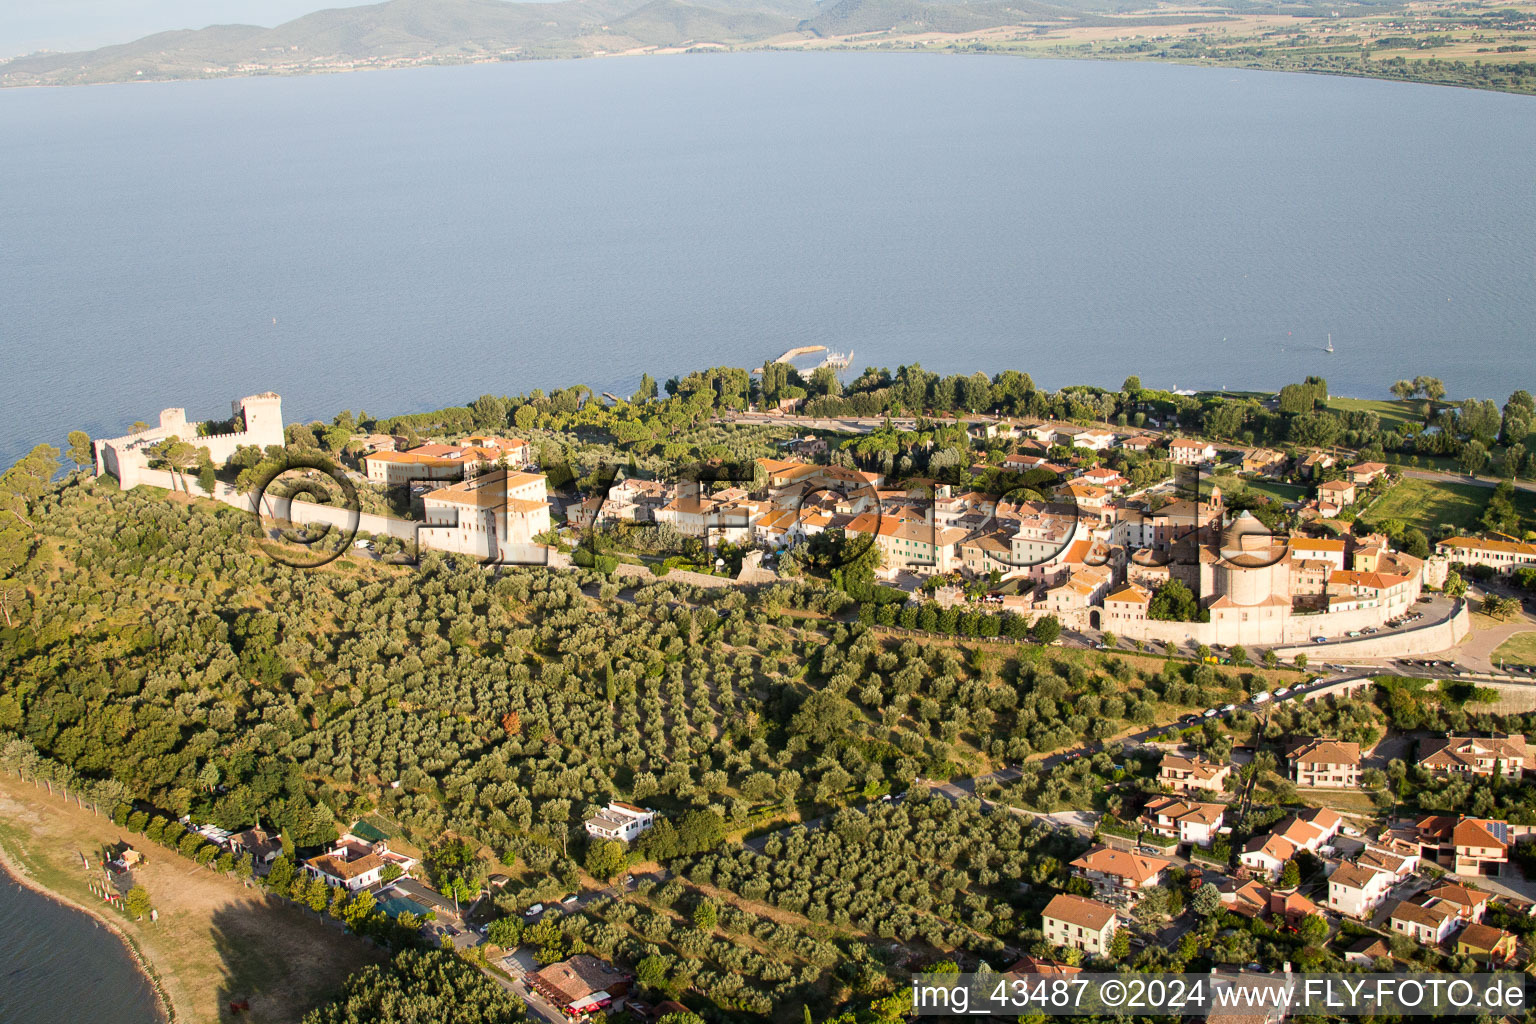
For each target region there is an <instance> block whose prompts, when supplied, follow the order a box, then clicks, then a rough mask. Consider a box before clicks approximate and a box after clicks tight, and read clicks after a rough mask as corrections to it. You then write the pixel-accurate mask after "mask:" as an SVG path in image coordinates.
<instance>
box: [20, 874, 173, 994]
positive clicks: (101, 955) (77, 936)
mask: <svg viewBox="0 0 1536 1024" xmlns="http://www.w3.org/2000/svg"><path fill="white" fill-rule="evenodd" d="M156 1006H157V1004H156V1002H155V994H154V990H153V989H152V988H151V987H150V983H149V980H148V979H147V978H145V977H144V975H143V974H141V973H140V972H139V970H138V968H137V967H136V966H135V965H134V962H133V959H132V957H131V956H130V955H129V953H128V951H127V949H125V948H124V946H123V944H122V942H121V941H120V940H119V939H118V938H117V936H115V935H113V934H112V933H111V932H110V931H108V930H107V929H106V928H104V927H102V926H101V925H100V924H98V923H97V922H96V921H94V920H92V919H91V918H90V917H89V916H88V915H86V914H82V913H80V912H79V911H78V910H73V909H70V908H69V907H66V906H64V905H63V904H61V903H58V902H55V901H54V900H51V899H49V898H48V897H46V896H42V895H39V894H38V893H35V892H33V891H32V890H30V889H25V888H23V887H22V886H20V885H18V884H17V883H16V881H15V880H14V879H13V878H11V876H10V875H8V874H6V872H5V871H4V870H0V1021H4V1022H5V1024H60V1022H63V1021H111V1022H112V1024H158V1022H159V1021H160V1020H161V1019H162V1018H161V1017H160V1013H159V1011H158V1009H157V1008H156Z"/></svg>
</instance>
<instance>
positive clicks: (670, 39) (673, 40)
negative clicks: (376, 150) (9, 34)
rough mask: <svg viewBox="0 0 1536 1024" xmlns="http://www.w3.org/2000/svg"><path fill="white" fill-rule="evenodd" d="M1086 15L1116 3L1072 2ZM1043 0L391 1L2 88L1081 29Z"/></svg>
mask: <svg viewBox="0 0 1536 1024" xmlns="http://www.w3.org/2000/svg"><path fill="white" fill-rule="evenodd" d="M1068 2H1069V3H1071V4H1072V5H1073V6H1074V7H1077V8H1078V9H1079V10H1093V9H1102V4H1103V2H1104V0H1068ZM1073 16H1074V14H1073V12H1072V11H1070V10H1068V9H1067V8H1066V7H1063V6H1057V5H1052V4H1047V3H1042V2H1039V0H961V2H935V0H822V2H820V3H818V2H816V0H693V2H685V0H559V2H555V3H518V2H511V0H388V2H386V3H380V4H372V5H369V6H366V7H347V8H341V9H336V10H324V11H316V12H315V13H314V14H308V15H305V16H304V17H302V18H296V19H295V20H293V21H290V22H287V23H286V24H283V25H278V26H277V27H276V28H261V27H259V26H255V25H215V26H212V27H210V28H204V29H197V30H187V31H178V32H161V33H158V34H156V35H152V36H146V37H145V38H143V39H139V40H136V41H134V42H131V43H124V44H121V45H116V46H104V47H102V48H100V49H97V50H90V51H86V52H82V53H42V54H32V55H29V56H25V57H18V58H16V59H14V60H11V61H7V62H0V85H11V86H15V85H74V84H85V83H95V82H122V81H142V80H159V79H168V78H203V77H214V76H226V75H232V74H298V73H304V72H309V71H327V70H345V69H347V68H354V67H374V66H390V65H402V64H412V63H432V62H457V61H464V60H474V59H489V58H505V59H517V58H520V57H559V56H580V55H586V54H593V53H599V52H614V51H624V50H632V49H643V48H647V47H680V46H690V45H707V44H718V45H732V44H745V43H753V42H761V41H763V40H768V39H772V38H775V37H782V36H785V35H786V34H790V35H793V34H799V35H803V36H805V37H807V38H814V37H817V36H836V35H845V34H851V33H867V32H877V31H882V30H891V29H894V30H901V31H906V30H934V31H944V32H966V31H974V30H978V29H982V28H989V27H994V26H998V25H1015V24H1021V23H1025V22H1031V21H1055V20H1060V19H1071V18H1072V17H1073Z"/></svg>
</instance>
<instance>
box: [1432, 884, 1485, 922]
mask: <svg viewBox="0 0 1536 1024" xmlns="http://www.w3.org/2000/svg"><path fill="white" fill-rule="evenodd" d="M1423 898H1424V901H1425V903H1426V904H1431V903H1439V904H1440V905H1442V906H1444V907H1445V908H1446V909H1448V910H1450V911H1451V912H1452V913H1454V914H1455V915H1456V917H1457V919H1458V920H1460V921H1461V922H1462V923H1464V924H1470V923H1473V922H1476V921H1481V920H1482V919H1483V913H1484V912H1485V911H1486V910H1487V909H1488V894H1487V893H1485V892H1483V891H1482V890H1481V889H1474V888H1472V887H1471V886H1470V885H1462V884H1460V883H1459V882H1445V883H1443V884H1441V885H1437V886H1435V887H1434V888H1432V889H1430V890H1429V891H1428V892H1426V893H1425V894H1424V897H1423Z"/></svg>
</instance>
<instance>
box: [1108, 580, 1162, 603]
mask: <svg viewBox="0 0 1536 1024" xmlns="http://www.w3.org/2000/svg"><path fill="white" fill-rule="evenodd" d="M1104 600H1105V601H1106V602H1109V601H1124V602H1131V603H1135V604H1151V603H1152V591H1150V590H1148V589H1147V588H1146V587H1143V586H1141V585H1140V584H1136V583H1127V584H1126V585H1125V586H1123V587H1121V588H1120V589H1119V590H1117V591H1115V592H1114V593H1113V594H1110V595H1109V596H1108V597H1106V598H1105V599H1104Z"/></svg>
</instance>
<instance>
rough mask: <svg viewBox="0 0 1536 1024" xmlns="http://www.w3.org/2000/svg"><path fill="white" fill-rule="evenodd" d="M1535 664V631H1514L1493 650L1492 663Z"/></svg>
mask: <svg viewBox="0 0 1536 1024" xmlns="http://www.w3.org/2000/svg"><path fill="white" fill-rule="evenodd" d="M1500 662H1504V663H1508V664H1511V665H1536V631H1533V632H1529V633H1516V634H1515V635H1514V636H1512V637H1510V638H1509V639H1508V640H1505V641H1504V642H1503V643H1502V644H1500V645H1499V646H1498V649H1497V650H1495V651H1494V652H1493V663H1494V664H1495V665H1497V664H1499V663H1500Z"/></svg>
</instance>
